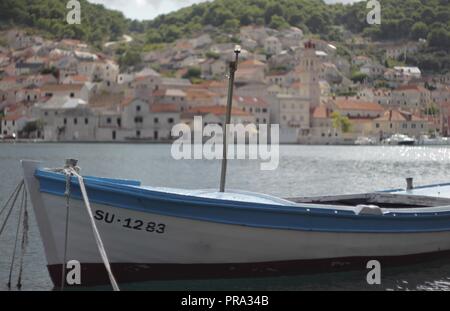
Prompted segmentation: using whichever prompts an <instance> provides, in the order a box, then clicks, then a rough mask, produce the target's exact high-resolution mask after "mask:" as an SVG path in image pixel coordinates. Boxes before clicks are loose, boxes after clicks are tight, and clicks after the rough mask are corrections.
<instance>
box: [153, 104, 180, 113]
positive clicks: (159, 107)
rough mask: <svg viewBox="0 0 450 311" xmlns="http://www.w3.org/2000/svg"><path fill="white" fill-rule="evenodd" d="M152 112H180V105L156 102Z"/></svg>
mask: <svg viewBox="0 0 450 311" xmlns="http://www.w3.org/2000/svg"><path fill="white" fill-rule="evenodd" d="M150 110H151V112H154V113H158V112H178V111H179V110H178V107H177V105H175V104H155V105H152V106H151V107H150Z"/></svg>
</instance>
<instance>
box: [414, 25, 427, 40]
mask: <svg viewBox="0 0 450 311" xmlns="http://www.w3.org/2000/svg"><path fill="white" fill-rule="evenodd" d="M427 36H428V26H427V25H426V24H425V23H424V22H417V23H415V24H414V26H413V27H412V29H411V37H412V38H413V39H416V40H418V39H426V38H427Z"/></svg>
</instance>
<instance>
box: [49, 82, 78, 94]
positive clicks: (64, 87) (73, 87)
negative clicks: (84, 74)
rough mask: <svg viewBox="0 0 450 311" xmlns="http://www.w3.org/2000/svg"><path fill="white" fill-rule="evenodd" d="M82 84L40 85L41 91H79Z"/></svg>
mask: <svg viewBox="0 0 450 311" xmlns="http://www.w3.org/2000/svg"><path fill="white" fill-rule="evenodd" d="M83 87H84V84H46V85H44V86H43V87H42V91H43V92H67V91H79V90H81V89H82V88H83Z"/></svg>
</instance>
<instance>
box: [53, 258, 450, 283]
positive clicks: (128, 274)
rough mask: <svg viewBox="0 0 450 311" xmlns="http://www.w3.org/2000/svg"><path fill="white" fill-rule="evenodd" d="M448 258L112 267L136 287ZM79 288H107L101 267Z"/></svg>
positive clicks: (57, 273) (88, 269)
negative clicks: (160, 281) (143, 283)
mask: <svg viewBox="0 0 450 311" xmlns="http://www.w3.org/2000/svg"><path fill="white" fill-rule="evenodd" d="M444 257H448V258H450V251H442V252H434V253H426V254H416V255H407V256H396V257H376V256H374V257H349V258H334V259H318V260H293V261H278V262H264V263H239V264H136V263H112V264H111V267H112V271H113V273H114V276H115V277H116V279H117V282H118V283H135V282H146V281H154V280H196V279H232V278H258V277H276V276H289V275H302V274H315V273H324V272H339V271H351V270H364V269H366V265H367V262H368V261H370V260H378V261H380V263H381V266H382V268H383V267H386V266H402V265H406V264H414V263H419V262H423V261H427V260H433V259H442V258H444ZM47 268H48V270H49V272H50V277H51V279H52V281H53V284H54V285H55V286H56V287H60V286H61V273H62V271H61V270H62V269H61V265H49V266H47ZM81 283H82V284H81V286H97V285H106V284H109V278H108V274H107V273H106V270H105V267H104V265H103V264H100V263H95V264H91V263H86V264H81Z"/></svg>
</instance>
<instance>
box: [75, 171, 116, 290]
mask: <svg viewBox="0 0 450 311" xmlns="http://www.w3.org/2000/svg"><path fill="white" fill-rule="evenodd" d="M68 170H69V172H70V173H71V174H73V175H74V176H75V177H77V178H78V183H79V184H80V189H81V194H82V195H83V200H84V205H85V206H86V210H87V212H88V214H89V220H90V221H91V226H92V231H93V232H94V236H95V241H96V243H97V247H98V250H99V252H100V256H101V257H102V260H103V264H104V265H105V268H106V271H107V272H108V276H109V280H110V282H111V286H112V287H113V289H114V291H120V289H119V286H118V285H117V282H116V279H115V278H114V275H113V273H112V270H111V266H110V264H109V260H108V255H107V254H106V251H105V247H104V246H103V242H102V239H101V237H100V233H99V232H98V229H97V225H96V224H95V220H94V215H93V213H92V209H91V204H90V203H89V198H88V195H87V191H86V187H85V185H84V180H83V177H82V176H81V175H80V174H78V172H77V171H76V170H75V169H74V168H72V167H70V168H68Z"/></svg>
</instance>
